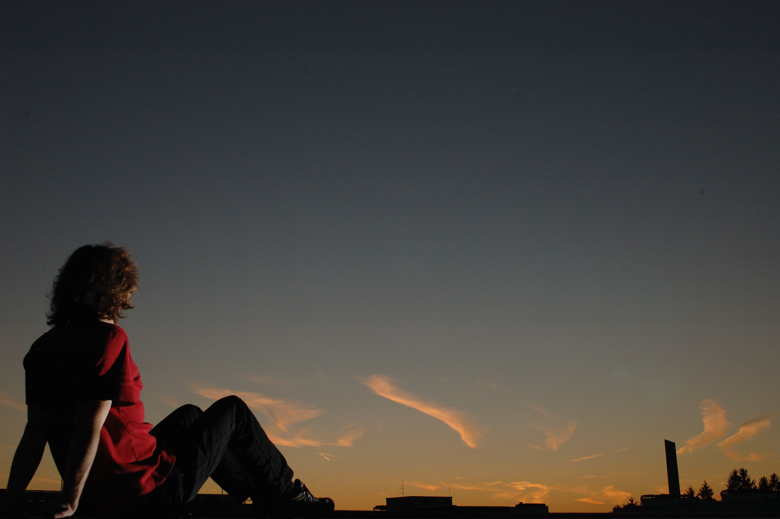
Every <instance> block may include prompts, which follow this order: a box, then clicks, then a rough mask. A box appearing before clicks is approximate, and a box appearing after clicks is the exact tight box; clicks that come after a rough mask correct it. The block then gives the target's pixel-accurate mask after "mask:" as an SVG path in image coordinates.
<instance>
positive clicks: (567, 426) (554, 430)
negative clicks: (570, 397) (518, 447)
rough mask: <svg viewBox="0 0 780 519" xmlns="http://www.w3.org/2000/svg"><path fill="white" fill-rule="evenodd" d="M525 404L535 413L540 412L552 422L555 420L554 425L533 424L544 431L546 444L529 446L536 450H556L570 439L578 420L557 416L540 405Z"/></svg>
mask: <svg viewBox="0 0 780 519" xmlns="http://www.w3.org/2000/svg"><path fill="white" fill-rule="evenodd" d="M525 406H526V407H527V408H528V409H531V410H533V411H536V412H537V413H539V414H541V415H542V416H544V417H545V418H548V419H550V420H552V421H553V422H556V423H555V424H554V425H549V424H535V425H534V426H535V427H536V428H537V429H539V430H540V431H542V432H543V433H544V436H545V445H546V447H542V446H541V445H531V447H532V448H534V449H536V450H545V449H549V450H558V447H560V446H561V445H563V444H564V443H566V442H567V441H569V440H571V437H572V436H573V435H574V430H575V429H576V428H577V426H578V425H579V422H576V421H574V420H567V419H565V418H558V417H557V416H556V415H555V413H553V412H552V411H548V410H547V409H544V408H542V407H539V406H535V405H533V404H525Z"/></svg>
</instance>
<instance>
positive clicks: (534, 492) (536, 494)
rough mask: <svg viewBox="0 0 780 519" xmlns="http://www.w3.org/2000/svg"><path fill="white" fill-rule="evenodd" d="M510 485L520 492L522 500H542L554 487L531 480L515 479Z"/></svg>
mask: <svg viewBox="0 0 780 519" xmlns="http://www.w3.org/2000/svg"><path fill="white" fill-rule="evenodd" d="M509 486H510V487H511V488H513V489H515V490H517V491H518V492H519V493H520V496H519V497H520V501H530V502H540V501H541V500H542V499H544V496H546V495H547V494H549V493H550V491H551V490H553V487H551V486H548V485H543V484H541V483H531V482H530V481H515V482H513V483H510V484H509Z"/></svg>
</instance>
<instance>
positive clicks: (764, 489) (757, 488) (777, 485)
mask: <svg viewBox="0 0 780 519" xmlns="http://www.w3.org/2000/svg"><path fill="white" fill-rule="evenodd" d="M725 492H728V493H729V494H742V493H747V492H760V493H764V494H770V493H772V492H774V493H777V494H780V478H778V477H777V474H775V473H773V474H772V475H771V476H769V477H766V476H761V477H760V478H759V479H758V482H756V481H754V480H753V479H752V478H751V477H750V475H749V474H748V471H747V469H746V468H744V467H743V468H740V469H734V470H732V471H731V473H730V474H729V477H728V479H727V480H726V490H725ZM713 496H714V492H713V490H712V487H710V486H709V484H707V482H706V481H705V482H704V483H703V484H702V486H701V487H700V488H699V491H698V492H696V491H694V490H693V487H691V486H690V485H688V489H687V490H686V491H685V492H683V495H682V497H683V498H685V499H699V500H701V501H709V500H711V499H713Z"/></svg>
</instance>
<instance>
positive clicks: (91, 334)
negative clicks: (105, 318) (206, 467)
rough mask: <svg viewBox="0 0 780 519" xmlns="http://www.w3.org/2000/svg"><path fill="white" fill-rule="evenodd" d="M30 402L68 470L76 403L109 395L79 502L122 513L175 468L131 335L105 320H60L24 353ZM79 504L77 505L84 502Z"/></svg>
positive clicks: (61, 465) (57, 460)
mask: <svg viewBox="0 0 780 519" xmlns="http://www.w3.org/2000/svg"><path fill="white" fill-rule="evenodd" d="M24 368H25V371H26V391H27V405H29V406H36V407H39V408H40V409H41V410H42V411H43V414H44V418H45V428H46V437H47V441H48V442H49V447H50V449H51V452H52V456H53V457H54V462H55V463H56V465H57V469H58V470H59V471H60V474H63V473H64V470H65V464H66V462H67V457H68V448H69V446H70V440H71V436H72V431H73V411H74V409H75V406H76V404H78V403H79V402H85V401H90V400H111V401H112V404H111V410H110V411H109V413H108V417H107V418H106V421H105V423H104V424H103V428H102V429H101V431H100V443H99V445H98V451H97V454H96V455H95V461H94V463H93V465H92V469H91V471H90V473H89V477H88V479H87V483H86V485H85V488H84V493H83V495H82V501H81V505H84V506H85V508H88V509H94V510H95V511H97V512H100V513H103V514H112V515H114V514H121V513H123V512H127V511H129V510H130V509H132V508H133V507H134V506H135V505H137V504H138V503H140V502H142V501H143V500H144V499H145V497H146V496H147V495H148V494H149V493H150V492H152V491H153V490H154V489H155V488H157V487H158V486H159V485H160V484H162V482H163V481H165V478H166V477H167V476H168V474H169V473H170V471H171V468H173V464H174V461H175V457H174V456H173V454H171V453H170V452H168V451H166V449H165V448H164V447H163V446H162V445H158V443H157V440H156V438H155V437H154V436H153V435H151V434H149V431H150V430H151V428H152V426H151V424H148V423H145V422H144V405H143V403H142V402H141V388H142V387H143V384H142V383H141V376H140V373H139V372H138V367H137V366H136V365H135V363H134V362H133V359H132V357H131V356H130V348H129V346H128V340H127V334H125V331H124V330H123V329H122V328H120V327H119V326H116V325H113V324H108V323H104V322H100V321H90V322H84V323H75V324H68V325H64V326H57V327H54V328H52V329H51V330H49V331H48V332H47V333H45V334H43V335H42V336H41V337H40V338H39V339H38V340H37V341H35V343H33V345H32V347H31V348H30V352H29V353H28V354H27V356H26V357H25V358H24ZM81 505H80V506H81Z"/></svg>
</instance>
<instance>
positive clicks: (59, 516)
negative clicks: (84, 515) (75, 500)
mask: <svg viewBox="0 0 780 519" xmlns="http://www.w3.org/2000/svg"><path fill="white" fill-rule="evenodd" d="M52 512H54V513H53V514H52V516H51V517H52V518H53V519H64V518H65V517H70V516H71V515H73V514H75V513H76V507H74V506H72V505H65V504H56V505H54V507H53V509H52Z"/></svg>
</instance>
